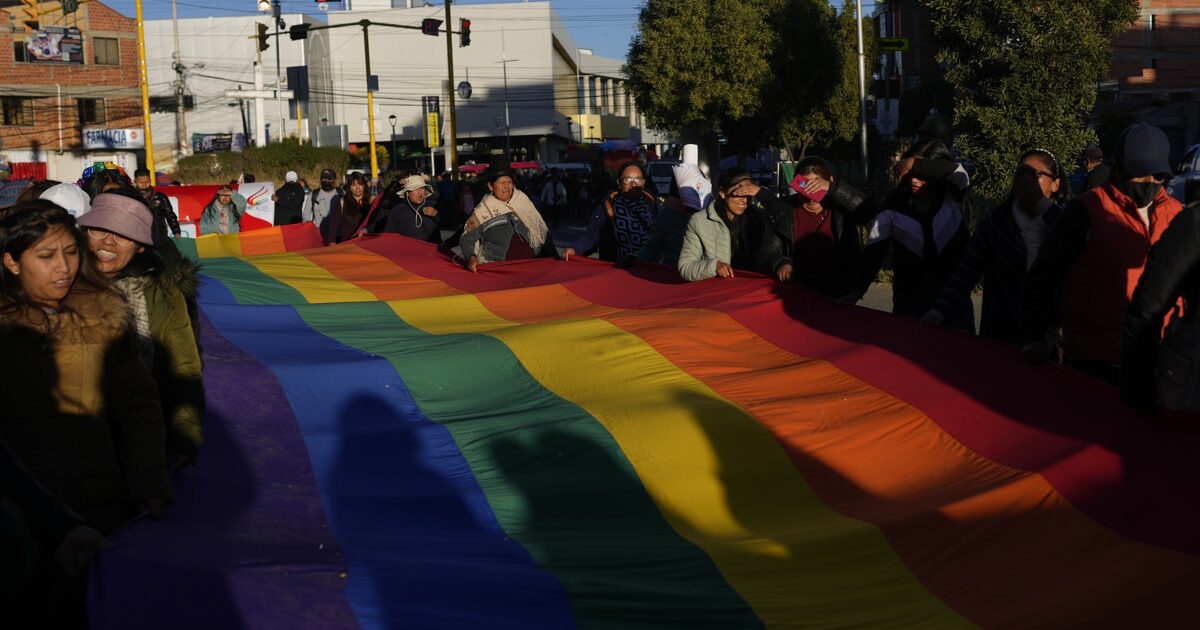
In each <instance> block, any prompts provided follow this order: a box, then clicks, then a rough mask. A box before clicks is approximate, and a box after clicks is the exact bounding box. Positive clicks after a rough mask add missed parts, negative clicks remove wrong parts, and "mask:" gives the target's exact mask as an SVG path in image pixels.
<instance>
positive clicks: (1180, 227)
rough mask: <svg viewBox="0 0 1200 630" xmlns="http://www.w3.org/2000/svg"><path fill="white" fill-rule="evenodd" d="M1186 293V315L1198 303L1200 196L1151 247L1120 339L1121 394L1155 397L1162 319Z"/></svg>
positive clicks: (1139, 401) (1146, 400) (1130, 398)
mask: <svg viewBox="0 0 1200 630" xmlns="http://www.w3.org/2000/svg"><path fill="white" fill-rule="evenodd" d="M1181 296H1182V297H1183V298H1184V302H1185V304H1186V309H1187V317H1189V318H1190V317H1196V316H1197V315H1196V314H1195V313H1192V312H1191V311H1192V310H1194V309H1196V308H1197V307H1200V202H1194V203H1192V204H1190V205H1188V206H1187V207H1186V208H1184V209H1183V211H1182V212H1180V213H1179V216H1177V217H1175V220H1174V221H1172V222H1171V225H1170V226H1169V227H1167V229H1166V231H1165V232H1163V235H1162V237H1161V238H1160V239H1159V240H1158V243H1156V244H1155V245H1154V247H1152V248H1151V249H1150V254H1149V256H1148V257H1147V259H1146V270H1145V271H1144V272H1142V279H1141V280H1140V281H1139V282H1138V285H1137V289H1136V290H1134V292H1133V299H1132V300H1131V301H1130V303H1129V316H1128V318H1127V319H1126V320H1125V334H1124V336H1123V338H1122V340H1121V395H1122V396H1123V397H1124V398H1125V400H1126V402H1128V403H1130V404H1133V405H1148V404H1152V403H1153V402H1154V362H1155V357H1156V355H1157V352H1158V342H1159V340H1160V339H1161V333H1162V323H1163V319H1164V318H1165V317H1166V316H1167V314H1168V313H1169V312H1170V311H1171V309H1172V308H1173V307H1174V306H1175V304H1176V303H1177V302H1178V300H1179V298H1180V297H1181Z"/></svg>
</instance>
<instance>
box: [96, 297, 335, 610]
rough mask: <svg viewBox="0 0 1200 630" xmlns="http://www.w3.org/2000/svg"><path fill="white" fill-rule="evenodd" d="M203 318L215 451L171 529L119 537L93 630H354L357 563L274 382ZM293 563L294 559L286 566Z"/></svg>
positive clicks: (180, 485) (134, 526) (190, 485)
mask: <svg viewBox="0 0 1200 630" xmlns="http://www.w3.org/2000/svg"><path fill="white" fill-rule="evenodd" d="M215 330H216V329H215V327H214V326H213V324H212V322H210V321H208V320H207V318H204V319H203V336H202V341H203V345H204V356H205V366H204V383H205V389H206V392H207V394H208V395H207V398H208V415H207V418H206V420H205V443H204V447H203V449H201V452H200V462H199V464H198V465H196V466H194V467H192V468H189V469H187V470H185V471H183V473H181V474H180V475H178V476H176V478H175V505H173V506H172V507H171V508H170V509H169V510H168V513H167V517H166V519H165V520H162V521H153V520H149V519H146V518H143V519H140V520H137V521H134V522H133V523H130V524H129V525H127V526H125V527H123V528H121V529H119V530H118V531H117V532H116V533H114V534H113V536H112V537H111V539H110V543H111V548H110V549H109V550H108V551H105V552H103V553H101V554H100V555H99V557H98V559H97V562H96V565H95V566H94V568H93V571H92V576H91V584H90V588H89V593H88V595H89V597H88V606H89V616H90V618H91V627H92V628H93V629H94V630H104V629H107V628H113V629H126V628H174V627H189V628H238V627H255V628H280V627H289V628H354V627H357V625H358V624H357V622H356V620H355V617H354V613H353V612H352V611H351V609H350V605H349V604H348V603H347V600H346V596H345V578H344V577H343V576H344V575H345V571H346V564H345V560H344V558H343V556H342V553H341V550H340V549H339V547H338V545H337V542H336V541H335V540H334V537H333V531H332V529H331V528H330V526H329V520H328V518H327V517H326V513H325V508H324V505H323V504H322V503H321V495H320V492H319V491H318V489H317V482H316V478H315V477H314V475H313V471H312V465H311V463H310V461H309V457H308V453H307V451H306V449H305V446H304V441H303V440H302V439H301V436H300V432H299V429H298V428H297V425H296V418H295V416H294V415H293V413H292V410H291V407H290V406H289V405H288V403H287V399H286V397H285V396H284V394H283V391H282V389H281V388H280V385H279V382H278V381H277V380H276V379H275V376H274V375H273V374H272V373H271V371H270V370H268V369H267V368H266V367H265V366H263V365H262V364H261V363H259V362H258V361H256V360H255V359H253V358H252V357H251V356H250V355H248V354H246V353H245V352H243V351H242V350H241V349H239V348H238V347H237V346H235V345H234V344H232V343H230V342H229V341H228V340H226V339H225V338H224V337H222V336H220V335H219V334H217V333H216V332H215ZM284 559H285V560H284Z"/></svg>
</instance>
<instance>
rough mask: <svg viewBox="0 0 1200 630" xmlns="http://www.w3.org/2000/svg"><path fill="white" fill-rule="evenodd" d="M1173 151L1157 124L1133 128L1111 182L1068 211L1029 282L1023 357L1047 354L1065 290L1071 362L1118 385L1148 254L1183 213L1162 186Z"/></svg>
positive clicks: (1119, 147)
mask: <svg viewBox="0 0 1200 630" xmlns="http://www.w3.org/2000/svg"><path fill="white" fill-rule="evenodd" d="M1169 151H1170V144H1169V142H1168V140H1167V136H1166V134H1164V133H1163V132H1162V131H1161V130H1160V129H1158V128H1157V127H1154V126H1151V125H1147V124H1145V123H1138V124H1135V125H1130V126H1129V127H1127V128H1126V129H1125V130H1124V131H1122V132H1121V135H1120V136H1118V137H1117V141H1116V143H1115V145H1114V146H1113V156H1112V170H1111V174H1110V175H1109V179H1108V181H1107V182H1105V184H1104V185H1103V186H1100V187H1098V188H1095V189H1092V190H1090V191H1088V192H1087V193H1085V194H1083V195H1081V196H1079V197H1078V198H1076V199H1075V200H1074V201H1072V202H1071V203H1069V204H1067V206H1066V207H1065V208H1063V210H1062V215H1061V216H1060V217H1059V219H1058V221H1057V222H1056V223H1055V224H1054V227H1053V228H1051V229H1050V231H1049V233H1047V234H1046V238H1045V241H1044V242H1043V243H1042V247H1041V252H1040V253H1039V254H1038V257H1037V260H1036V261H1035V262H1034V263H1033V267H1032V268H1031V269H1030V270H1029V277H1028V279H1027V280H1026V283H1025V293H1024V296H1023V300H1022V301H1023V304H1022V323H1023V328H1024V345H1023V346H1022V354H1023V355H1024V356H1025V359H1026V360H1027V361H1029V362H1030V363H1033V364H1038V363H1041V362H1042V361H1044V360H1045V358H1046V355H1047V348H1048V346H1049V343H1048V341H1047V339H1046V330H1047V322H1048V320H1049V319H1050V318H1051V317H1052V316H1053V314H1054V303H1055V302H1054V298H1055V290H1056V289H1059V288H1060V287H1061V291H1062V328H1063V345H1064V348H1065V350H1066V359H1067V363H1068V364H1070V365H1071V366H1073V367H1075V368H1076V369H1078V370H1080V371H1082V372H1086V373H1088V374H1091V375H1092V376H1095V377H1097V378H1100V379H1102V380H1105V381H1108V382H1110V383H1113V384H1114V385H1115V384H1118V383H1119V381H1120V373H1121V371H1120V362H1121V334H1122V331H1123V330H1124V328H1125V319H1126V315H1127V313H1128V312H1129V304H1130V299H1131V298H1132V296H1133V292H1134V289H1135V288H1136V287H1137V284H1138V280H1139V279H1140V278H1141V275H1142V271H1143V269H1144V268H1145V265H1146V253H1147V251H1148V250H1149V249H1150V248H1151V247H1153V246H1154V244H1155V243H1157V242H1158V240H1159V238H1160V237H1161V236H1162V234H1163V232H1164V231H1165V230H1166V229H1167V226H1168V225H1170V224H1171V222H1172V221H1173V220H1174V219H1175V217H1176V216H1177V215H1178V214H1179V213H1180V211H1181V210H1182V206H1181V205H1180V203H1179V202H1178V201H1176V200H1175V199H1173V198H1171V196H1170V195H1168V194H1167V192H1166V190H1165V189H1164V188H1163V182H1164V181H1165V179H1166V178H1167V177H1168V176H1170V173H1171V166H1170V163H1169V162H1168V154H1169ZM1037 203H1040V204H1041V205H1043V206H1047V205H1049V200H1045V199H1039V200H1038V202H1037ZM1160 332H1161V331H1160Z"/></svg>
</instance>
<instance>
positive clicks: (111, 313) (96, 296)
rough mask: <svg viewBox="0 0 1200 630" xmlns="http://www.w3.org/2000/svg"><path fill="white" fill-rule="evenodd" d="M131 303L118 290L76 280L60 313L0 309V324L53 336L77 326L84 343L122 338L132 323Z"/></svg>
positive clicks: (31, 308) (27, 307)
mask: <svg viewBox="0 0 1200 630" xmlns="http://www.w3.org/2000/svg"><path fill="white" fill-rule="evenodd" d="M130 318H131V316H130V312H129V305H128V304H127V303H126V302H125V298H123V297H121V294H120V293H119V292H116V291H114V290H112V289H109V288H104V289H99V288H96V287H93V286H91V285H88V284H85V283H83V282H81V281H79V280H76V283H75V286H73V287H71V292H70V293H68V294H67V297H66V299H64V300H63V308H62V309H60V310H59V312H57V313H52V312H46V311H44V310H42V309H39V308H38V307H35V306H25V307H21V308H16V309H3V310H0V325H7V326H19V327H22V328H28V329H31V330H34V331H36V332H38V333H41V334H44V335H46V334H48V335H51V336H53V335H54V334H55V333H56V332H58V331H59V330H61V329H63V328H64V327H77V328H78V329H79V334H80V338H81V339H82V340H83V341H84V342H85V343H104V342H107V341H111V340H113V339H116V338H118V337H120V336H121V335H122V334H123V333H124V332H125V331H126V330H127V327H128V326H129V323H130Z"/></svg>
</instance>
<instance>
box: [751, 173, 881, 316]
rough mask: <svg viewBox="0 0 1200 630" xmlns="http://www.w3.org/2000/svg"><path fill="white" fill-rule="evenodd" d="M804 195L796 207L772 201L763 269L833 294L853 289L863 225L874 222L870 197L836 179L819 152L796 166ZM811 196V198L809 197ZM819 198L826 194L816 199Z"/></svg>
mask: <svg viewBox="0 0 1200 630" xmlns="http://www.w3.org/2000/svg"><path fill="white" fill-rule="evenodd" d="M796 175H797V177H798V178H800V181H801V182H803V190H804V193H801V194H799V195H795V197H794V198H793V199H792V201H793V202H794V205H793V204H791V203H787V202H786V201H777V200H774V199H768V200H766V201H765V202H762V203H763V206H764V208H766V209H767V214H766V217H765V218H766V233H765V235H764V236H763V242H762V246H761V247H760V249H759V265H758V266H759V269H760V270H761V271H762V272H763V273H764V274H767V275H771V276H774V277H775V279H777V280H779V281H780V282H789V281H794V282H798V283H800V284H802V285H804V286H806V287H808V288H809V289H812V290H813V291H816V292H818V293H822V294H824V295H827V296H829V297H838V296H841V295H844V294H845V293H846V292H847V291H850V290H851V289H852V288H853V278H854V272H855V270H856V269H857V266H858V256H859V251H860V245H859V240H858V228H857V226H858V225H860V224H862V223H865V222H866V221H867V220H869V217H867V218H865V219H864V218H863V217H862V215H861V213H862V212H863V211H864V210H866V209H867V205H868V204H866V203H865V202H866V197H864V196H863V194H862V193H861V192H859V191H858V190H857V189H855V188H854V187H852V186H850V185H849V184H846V183H845V182H838V181H835V180H834V178H833V169H832V168H831V167H830V165H829V162H827V161H825V159H824V158H821V157H818V156H810V157H806V158H804V159H803V160H800V162H799V163H797V164H796ZM806 194H807V196H806ZM813 197H818V198H820V201H815V200H814V199H813Z"/></svg>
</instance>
